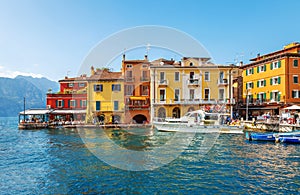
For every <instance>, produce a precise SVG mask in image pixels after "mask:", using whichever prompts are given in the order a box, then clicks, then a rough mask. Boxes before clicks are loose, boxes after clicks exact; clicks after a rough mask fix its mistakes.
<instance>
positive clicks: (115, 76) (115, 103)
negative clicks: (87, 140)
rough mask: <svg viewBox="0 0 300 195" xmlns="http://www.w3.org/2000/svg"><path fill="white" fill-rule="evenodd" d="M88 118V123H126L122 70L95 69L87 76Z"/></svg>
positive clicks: (92, 68)
mask: <svg viewBox="0 0 300 195" xmlns="http://www.w3.org/2000/svg"><path fill="white" fill-rule="evenodd" d="M87 81H88V86H87V92H88V94H87V101H88V103H87V119H86V122H88V123H92V122H93V123H95V122H100V123H103V124H114V123H124V121H125V105H124V78H123V76H122V73H121V72H111V71H110V70H108V69H105V68H104V69H96V70H95V69H94V67H91V76H90V77H88V78H87Z"/></svg>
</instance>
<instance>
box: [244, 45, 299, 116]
mask: <svg viewBox="0 0 300 195" xmlns="http://www.w3.org/2000/svg"><path fill="white" fill-rule="evenodd" d="M299 52H300V44H299V43H292V44H289V45H287V46H285V47H284V48H283V49H282V50H279V51H275V52H272V53H269V54H266V55H263V56H260V55H258V56H257V57H256V58H253V59H251V60H250V61H252V62H251V63H250V64H247V65H245V66H243V67H242V69H243V89H244V93H243V94H244V95H243V98H244V109H245V107H248V109H249V110H251V112H250V113H249V114H250V115H253V116H256V115H261V114H263V113H265V112H272V114H279V111H280V108H281V107H283V106H284V105H287V104H294V103H300V96H299V95H300V93H299V91H300V85H299V80H298V77H299V76H300V75H299V74H300V73H299V69H298V60H299V57H300V55H299ZM247 101H248V104H247ZM247 105H248V106H247Z"/></svg>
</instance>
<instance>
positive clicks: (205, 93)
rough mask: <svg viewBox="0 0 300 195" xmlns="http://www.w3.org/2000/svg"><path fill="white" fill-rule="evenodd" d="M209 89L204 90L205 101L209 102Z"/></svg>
mask: <svg viewBox="0 0 300 195" xmlns="http://www.w3.org/2000/svg"><path fill="white" fill-rule="evenodd" d="M209 96H210V94H209V89H204V99H206V100H209V99H210V97H209Z"/></svg>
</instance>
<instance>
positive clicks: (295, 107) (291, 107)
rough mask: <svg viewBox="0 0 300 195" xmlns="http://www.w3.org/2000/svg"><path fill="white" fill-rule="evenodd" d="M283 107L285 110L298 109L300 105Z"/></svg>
mask: <svg viewBox="0 0 300 195" xmlns="http://www.w3.org/2000/svg"><path fill="white" fill-rule="evenodd" d="M284 109H286V110H300V106H297V105H292V106H289V107H286V108H284Z"/></svg>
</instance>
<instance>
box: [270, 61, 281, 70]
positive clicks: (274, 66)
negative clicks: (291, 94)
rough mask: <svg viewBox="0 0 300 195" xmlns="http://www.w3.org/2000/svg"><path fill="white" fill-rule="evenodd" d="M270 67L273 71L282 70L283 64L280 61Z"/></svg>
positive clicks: (272, 63)
mask: <svg viewBox="0 0 300 195" xmlns="http://www.w3.org/2000/svg"><path fill="white" fill-rule="evenodd" d="M270 66H271V70H273V69H277V68H280V67H281V62H280V61H275V62H271V64H270Z"/></svg>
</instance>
